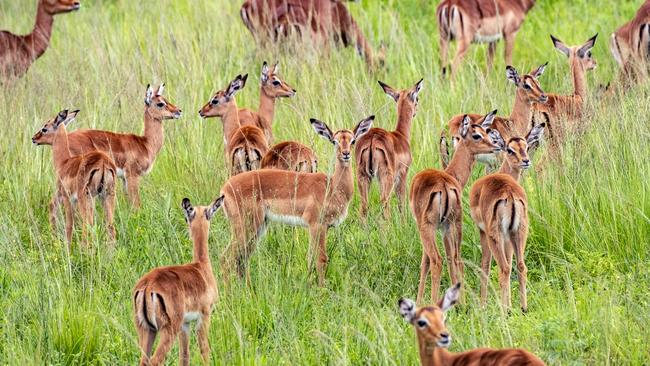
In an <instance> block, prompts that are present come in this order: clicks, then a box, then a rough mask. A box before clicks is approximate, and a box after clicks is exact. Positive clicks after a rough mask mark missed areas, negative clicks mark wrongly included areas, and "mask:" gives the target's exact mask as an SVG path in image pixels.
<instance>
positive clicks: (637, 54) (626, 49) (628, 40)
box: [609, 0, 650, 80]
mask: <svg viewBox="0 0 650 366" xmlns="http://www.w3.org/2000/svg"><path fill="white" fill-rule="evenodd" d="M609 48H610V50H611V51H612V54H613V55H614V59H615V60H616V63H617V64H618V66H619V67H620V68H621V70H622V71H623V73H624V75H626V76H627V77H638V78H640V79H642V80H645V79H646V78H647V76H648V56H650V0H646V1H645V2H644V3H643V5H641V8H639V10H638V11H637V12H636V14H635V16H634V18H632V20H630V21H629V22H627V23H625V24H624V25H623V26H622V27H620V28H618V29H617V30H616V32H614V33H613V34H612V37H611V41H610V46H609Z"/></svg>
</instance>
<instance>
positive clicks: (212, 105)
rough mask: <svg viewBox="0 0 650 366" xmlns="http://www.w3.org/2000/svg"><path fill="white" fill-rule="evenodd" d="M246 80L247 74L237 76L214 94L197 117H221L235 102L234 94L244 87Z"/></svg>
mask: <svg viewBox="0 0 650 366" xmlns="http://www.w3.org/2000/svg"><path fill="white" fill-rule="evenodd" d="M247 78H248V74H246V75H244V76H241V75H237V76H236V77H235V79H233V81H231V82H230V84H228V86H227V87H226V88H225V89H222V90H219V91H218V92H216V93H215V94H214V96H213V97H212V99H210V101H209V102H208V103H207V104H206V105H204V106H203V108H201V110H200V111H199V116H201V118H210V117H223V116H224V115H225V114H226V112H227V111H228V109H229V108H230V107H231V103H232V102H233V101H234V100H235V94H237V92H238V91H240V90H242V89H244V86H246V79H247Z"/></svg>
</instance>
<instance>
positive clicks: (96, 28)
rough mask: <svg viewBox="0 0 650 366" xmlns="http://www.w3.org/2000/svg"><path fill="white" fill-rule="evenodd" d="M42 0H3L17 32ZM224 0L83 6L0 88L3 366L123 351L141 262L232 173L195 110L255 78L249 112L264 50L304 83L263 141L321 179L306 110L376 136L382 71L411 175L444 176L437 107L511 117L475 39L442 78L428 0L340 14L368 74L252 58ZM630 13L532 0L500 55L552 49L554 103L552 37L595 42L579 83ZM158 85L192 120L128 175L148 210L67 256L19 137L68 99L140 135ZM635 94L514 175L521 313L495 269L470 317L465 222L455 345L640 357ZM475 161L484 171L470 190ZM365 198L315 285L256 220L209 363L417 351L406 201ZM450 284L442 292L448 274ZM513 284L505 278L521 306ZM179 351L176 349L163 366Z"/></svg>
mask: <svg viewBox="0 0 650 366" xmlns="http://www.w3.org/2000/svg"><path fill="white" fill-rule="evenodd" d="M35 3H36V1H13V2H9V1H3V2H0V28H4V29H9V30H11V31H13V32H19V33H25V32H28V31H29V30H30V29H31V27H32V25H33V21H34V14H35V5H36V4H35ZM238 3H239V2H238V1H224V0H220V1H200V2H199V1H189V0H179V1H171V0H160V1H142V2H139V1H126V0H112V1H108V0H105V1H90V0H84V1H83V8H82V9H81V10H80V11H79V12H77V13H73V14H66V15H60V16H57V17H56V20H55V24H54V28H55V29H54V36H53V39H52V45H51V47H50V49H49V50H48V51H47V52H46V53H45V55H44V56H43V57H42V58H41V59H40V60H38V61H37V62H36V63H35V65H33V67H32V68H31V70H30V71H29V73H28V74H27V76H26V77H24V78H23V79H21V80H20V81H19V82H17V83H16V84H15V85H14V86H13V87H11V89H8V88H7V87H4V88H0V112H1V115H2V119H3V123H2V124H1V126H2V127H1V128H0V158H1V159H2V165H1V168H0V177H1V178H0V198H1V199H0V263H1V265H0V364H14V365H15V364H21V365H29V364H52V365H57V364H71V365H72V364H76V365H81V364H99V365H124V364H134V363H135V362H136V360H137V359H138V356H139V353H138V352H139V351H138V348H137V343H136V334H135V330H134V328H133V325H132V320H131V316H132V315H131V295H130V291H131V288H132V286H133V284H134V283H135V281H136V280H137V279H138V277H139V276H141V275H142V274H144V273H145V272H147V271H148V270H150V269H151V268H153V267H155V266H159V265H167V264H175V263H183V262H188V261H190V260H191V255H192V253H191V242H190V240H189V238H188V235H187V229H186V225H185V223H184V221H183V218H182V215H181V210H180V208H179V204H180V201H181V199H182V198H183V197H185V196H187V197H190V198H191V199H192V200H193V202H203V203H207V202H208V201H209V200H211V199H213V198H214V197H216V196H217V195H218V192H219V189H220V187H221V185H222V183H223V182H224V181H225V180H226V178H227V177H226V169H225V167H224V159H223V156H222V154H223V146H222V143H223V142H222V141H223V139H222V138H221V136H222V129H221V123H220V122H219V121H218V120H207V121H203V120H201V119H199V117H198V115H197V113H196V112H197V111H198V109H199V107H200V106H202V105H203V104H204V103H205V102H206V101H207V100H208V99H209V98H210V96H211V94H212V93H213V92H214V91H216V90H217V89H220V88H223V87H225V86H226V84H227V83H228V81H230V80H231V79H232V78H233V77H234V76H235V75H237V74H240V73H249V74H251V76H250V78H249V84H248V86H247V87H246V88H245V89H244V90H243V92H241V93H240V94H239V95H238V97H237V101H238V103H239V105H240V106H250V107H256V106H257V103H258V97H259V91H258V87H257V82H256V79H257V76H258V74H259V71H260V67H261V64H262V61H264V60H268V61H269V62H273V61H276V60H278V61H279V62H280V65H281V68H282V70H281V73H282V75H283V76H284V78H285V79H286V80H287V81H288V82H289V83H290V84H292V85H293V86H294V87H295V88H296V89H297V90H298V94H297V96H296V97H295V98H292V99H289V100H283V101H281V102H279V103H278V108H277V114H276V119H275V124H274V132H275V136H276V140H277V141H281V140H284V139H298V140H300V141H303V142H304V143H307V144H308V145H310V146H313V147H314V148H315V150H316V151H317V153H318V155H319V156H320V160H321V164H320V167H321V170H323V171H329V170H330V169H331V168H332V167H333V164H332V148H331V146H330V145H329V144H327V143H326V142H325V141H323V140H321V139H318V138H317V137H316V136H315V134H314V133H313V132H312V131H311V128H310V126H309V123H308V120H309V118H310V117H317V118H319V119H321V120H324V121H326V122H328V123H329V124H330V125H331V126H332V127H333V128H342V127H348V128H349V127H352V126H353V125H354V124H355V123H356V122H357V121H358V120H360V119H361V118H363V117H365V116H367V115H370V114H376V115H377V119H376V126H379V127H385V128H392V127H393V126H394V124H395V119H396V112H395V104H394V102H392V100H390V99H389V98H387V97H386V96H385V95H384V94H383V93H382V91H381V89H380V88H379V87H378V85H377V80H378V79H380V80H382V81H385V82H386V83H388V84H390V85H392V86H394V87H397V88H404V87H407V86H410V85H412V84H413V83H415V82H416V81H417V80H419V79H420V78H424V80H425V87H424V90H423V92H422V93H421V97H420V106H419V110H418V115H417V116H416V118H415V120H414V123H413V134H412V135H413V137H412V149H413V152H414V164H413V166H412V168H411V173H410V176H412V175H413V174H415V173H416V172H418V171H420V170H422V169H424V168H428V167H439V165H440V164H439V155H438V151H437V147H436V146H437V140H438V136H439V135H440V130H441V128H442V127H443V124H444V123H445V121H447V120H448V119H449V118H450V117H451V116H452V115H454V114H457V113H462V112H477V113H485V112H488V111H490V110H492V109H494V108H498V109H499V111H500V114H505V115H507V114H509V112H510V109H511V105H512V100H513V96H514V87H513V86H512V85H511V84H509V83H508V82H507V81H506V80H505V77H504V76H505V75H504V72H503V70H504V67H505V65H504V64H503V59H502V56H501V55H502V52H503V46H502V45H501V44H500V45H499V57H498V58H497V60H498V62H497V63H496V66H495V69H494V72H490V73H489V74H488V73H486V72H485V61H484V59H485V53H486V49H485V46H479V47H473V48H472V49H471V51H470V52H469V55H468V57H467V62H466V63H465V64H464V66H463V70H462V72H461V73H460V74H459V77H458V79H457V82H456V83H454V84H453V85H451V84H450V83H449V82H447V81H444V80H442V79H441V78H440V72H439V71H440V65H439V64H438V63H439V61H438V49H437V46H436V45H437V29H436V23H435V15H434V8H435V4H431V2H429V1H422V0H411V1H397V0H385V1H368V0H366V1H362V2H361V3H360V4H359V3H357V4H355V3H351V4H349V8H350V9H351V11H352V12H353V13H354V15H355V16H357V18H358V21H359V23H360V24H361V26H362V28H363V29H364V30H365V32H366V34H367V36H368V37H369V39H370V40H371V41H372V42H373V43H374V44H378V43H379V41H380V40H385V41H386V42H387V43H388V45H389V49H388V59H387V62H388V69H387V70H384V71H381V72H379V73H377V74H370V73H368V72H367V71H366V69H365V66H364V64H363V61H362V60H361V59H360V58H359V57H356V55H355V54H354V51H353V50H352V49H344V50H340V51H332V52H331V53H330V54H328V55H321V54H318V53H316V52H314V50H311V49H309V48H302V47H298V48H289V49H282V50H274V49H272V48H270V47H269V48H265V49H257V48H256V47H255V46H254V45H253V44H252V43H251V37H250V34H249V33H248V31H247V30H246V29H245V28H244V26H243V25H242V24H241V22H240V20H239V17H238V6H239V4H238ZM638 5H639V4H637V1H618V2H616V4H614V3H612V2H610V1H606V0H576V1H570V2H569V1H559V0H546V1H540V3H539V4H538V5H537V6H536V7H535V8H534V9H533V11H532V12H531V13H530V14H529V17H528V18H527V20H526V22H525V24H524V26H523V28H522V30H521V32H520V33H519V36H518V40H517V45H516V48H515V54H514V60H515V67H517V68H518V69H519V70H520V71H522V72H525V71H529V70H530V69H531V68H532V67H534V66H537V65H539V64H541V63H543V62H546V61H549V62H550V64H549V67H548V68H547V72H546V74H545V75H544V76H543V77H542V79H541V82H542V86H543V88H544V89H545V90H546V91H549V92H560V93H565V94H568V93H570V92H571V81H570V78H569V76H568V75H569V67H568V63H567V61H566V59H565V58H564V56H562V55H561V54H559V53H558V52H556V51H554V50H553V49H552V44H551V41H550V39H549V37H548V34H549V33H553V34H554V35H555V36H557V37H559V38H561V39H562V40H563V41H565V42H566V43H568V44H577V43H582V42H584V41H586V40H587V39H588V38H589V37H590V36H592V35H593V34H594V33H596V32H599V33H600V37H599V39H598V42H597V45H596V48H595V50H594V55H595V58H596V59H597V60H598V62H599V67H598V69H596V70H595V71H594V72H591V73H590V74H589V76H588V79H589V86H590V90H591V91H594V90H595V88H596V86H597V85H598V84H599V83H606V82H607V81H609V80H611V79H613V77H614V75H615V73H616V71H617V70H616V68H615V65H614V63H613V60H612V58H611V56H610V55H609V52H608V49H607V37H608V35H609V34H610V33H611V32H612V31H613V30H614V29H615V28H616V27H617V26H619V25H620V24H622V23H624V22H625V21H626V20H627V19H628V18H630V17H631V16H632V15H633V13H634V11H635V10H636V7H637V6H638ZM162 81H164V82H166V83H167V95H168V96H169V99H170V100H171V101H172V102H173V103H175V104H177V105H178V106H179V107H180V108H182V109H183V110H184V112H185V114H184V117H183V118H182V119H180V120H178V121H169V122H166V123H165V128H166V131H165V133H166V141H165V145H164V148H163V150H162V152H161V154H160V155H159V157H158V160H157V162H156V165H155V167H154V169H153V171H152V173H151V174H150V175H149V176H147V177H146V178H144V180H143V184H142V187H141V193H142V198H143V207H142V209H141V210H139V211H132V210H131V209H130V207H129V205H128V204H127V202H126V200H125V198H124V195H123V194H121V193H120V194H119V203H118V208H117V212H116V220H117V221H116V227H117V230H118V235H119V240H118V242H117V245H116V246H115V247H109V246H107V245H106V244H105V242H104V240H103V239H102V238H104V232H103V229H102V227H101V225H98V229H97V231H98V233H97V237H98V238H99V239H97V240H96V241H95V242H94V243H93V251H92V253H84V252H83V251H81V250H80V249H79V248H78V246H75V247H74V249H73V251H72V252H71V253H68V251H67V250H66V244H65V243H64V242H63V240H62V238H63V235H62V233H61V231H60V230H59V232H57V233H52V232H51V230H50V227H49V224H48V221H47V202H48V200H49V198H50V196H51V194H52V192H53V190H54V178H53V169H52V166H51V151H50V149H49V148H48V147H34V146H32V145H31V143H30V137H31V136H32V134H33V133H34V132H35V131H37V129H38V128H40V126H41V125H42V123H43V121H45V120H46V119H48V118H50V117H52V116H53V115H54V114H55V113H57V112H58V111H59V110H60V109H62V108H80V109H81V110H82V112H81V114H80V115H79V118H78V120H77V121H76V122H74V125H72V126H71V128H72V129H76V128H102V129H109V130H117V131H134V132H141V131H142V110H143V104H142V101H143V95H144V92H145V87H146V84H148V83H152V84H157V83H159V82H162ZM649 92H650V90H649V89H648V87H647V86H638V87H635V88H633V89H631V90H629V91H627V92H625V93H623V94H621V95H615V96H612V97H610V98H608V99H596V98H595V97H592V98H591V99H590V101H589V108H588V113H587V117H586V118H585V119H584V121H582V122H581V123H582V124H584V128H581V129H582V130H584V133H581V134H578V133H571V134H570V136H569V139H568V141H567V142H566V148H565V152H564V155H563V156H562V157H561V158H560V160H559V161H558V162H554V163H552V164H550V163H549V164H547V165H546V167H545V169H544V171H543V174H535V172H534V171H533V172H530V173H528V174H527V175H526V176H525V178H524V179H523V184H524V186H525V188H526V190H527V192H528V195H529V201H530V212H531V213H530V216H531V235H530V238H529V240H528V248H527V249H528V250H527V264H528V268H529V271H530V273H529V313H528V314H527V315H525V316H524V315H521V314H520V313H519V312H518V311H515V312H514V313H513V314H512V315H511V316H507V317H506V316H504V315H502V313H501V311H500V310H499V307H498V306H497V303H498V299H497V294H496V292H497V291H495V289H496V290H498V286H497V284H496V278H495V276H493V278H492V290H491V298H490V302H489V303H490V305H489V306H488V308H487V309H485V310H482V309H480V308H479V306H478V299H477V297H478V263H479V258H480V247H479V245H478V235H477V230H476V228H475V226H474V225H473V224H472V222H471V220H470V218H469V215H467V217H466V220H465V224H464V233H463V234H464V236H463V237H464V239H463V259H464V260H465V262H466V268H467V270H466V278H465V279H466V290H467V292H466V293H467V300H466V303H465V304H464V305H463V306H461V307H460V308H459V309H457V310H455V311H452V312H451V313H450V315H449V317H448V322H447V323H448V325H449V327H450V329H451V332H452V334H453V336H454V342H453V345H452V346H451V349H452V350H453V351H460V350H466V349H470V348H473V347H479V346H491V347H525V348H527V349H530V350H531V351H533V352H535V353H536V354H538V355H539V356H540V357H542V358H543V359H544V360H546V361H547V362H548V363H549V364H552V365H642V364H648V362H650V361H649V358H650V354H649V351H648V350H649V348H648V344H650V332H649V331H648V324H650V312H649V311H648V309H649V308H650V290H649V286H648V284H649V283H650V282H649V281H650V270H649V269H648V268H649V267H648V264H649V258H648V257H649V247H650V246H649V245H648V242H649V238H650V218H649V217H650V194H649V193H648V192H649V189H648V188H649V187H648V185H649V182H650V159H649V158H648V157H649V156H650V149H649V148H648V141H649V138H650V128H649V127H648V117H647V116H648V115H650V105H649V103H648V102H649V98H648V95H649ZM594 94H595V93H594ZM542 154H543V152H542ZM542 154H538V157H539V156H540V155H542ZM483 173H484V172H483V168H481V167H479V168H477V169H476V170H475V173H474V177H473V179H472V181H473V180H474V179H475V178H476V177H478V176H480V175H481V174H483ZM470 183H471V181H470ZM371 203H372V210H371V217H370V219H369V225H368V226H365V225H363V224H362V223H361V222H360V221H359V219H358V215H357V212H358V198H357V197H356V196H355V198H354V200H353V202H352V206H351V211H350V215H349V217H348V219H347V220H346V221H345V223H344V224H343V225H342V226H340V227H339V228H337V229H335V230H332V231H331V232H330V236H329V241H328V245H329V252H330V259H331V261H330V266H329V269H328V274H327V279H328V284H327V286H326V287H325V288H318V287H317V286H315V285H314V278H313V276H309V275H308V274H307V271H306V267H307V266H306V260H305V259H306V255H307V242H308V236H307V234H306V232H305V231H304V230H303V229H300V228H298V229H294V228H288V227H282V226H276V225H274V226H272V227H271V229H270V231H269V233H268V235H267V237H266V238H265V240H263V242H261V243H260V245H259V246H258V249H257V252H256V253H255V254H254V255H253V257H252V260H251V262H250V265H249V268H250V279H249V283H246V282H245V281H235V282H234V283H232V284H231V286H230V287H229V288H227V289H226V288H224V287H223V285H222V286H221V287H220V290H221V292H220V293H221V298H220V300H219V302H218V304H217V305H216V308H215V310H214V313H213V322H212V326H211V329H210V341H211V344H212V363H213V364H215V365H221V364H245V365H250V364H269V365H277V364H316V363H319V364H320V363H323V364H373V365H404V364H415V363H416V362H417V351H416V343H415V339H414V335H413V330H412V329H411V327H410V326H409V325H407V324H405V323H404V322H403V320H402V319H401V318H400V317H399V315H398V314H397V311H396V301H397V299H398V298H399V297H401V296H410V297H413V296H414V295H415V292H416V288H417V281H418V274H419V263H420V256H421V245H420V242H419V238H418V235H417V232H416V227H415V225H414V222H413V220H412V218H411V216H410V215H409V214H408V213H407V215H405V217H404V218H403V219H402V218H400V217H399V216H398V215H394V217H393V219H392V220H391V221H388V222H386V221H384V220H382V219H381V214H380V212H379V208H378V194H377V189H376V186H375V187H374V188H373V192H372V195H371ZM396 208H397V207H396V205H395V204H394V206H393V209H394V210H396ZM229 238H230V232H229V227H228V224H227V222H226V220H225V219H224V218H223V215H222V214H218V215H217V216H216V217H215V219H214V220H213V224H212V230H211V239H210V251H211V254H212V258H214V259H216V258H218V257H219V256H220V254H221V253H222V251H223V249H224V248H225V246H226V245H227V244H228V242H229V240H230V239H229ZM214 263H215V268H214V269H215V271H216V272H219V268H218V265H217V264H216V263H217V261H216V260H215V261H214ZM493 273H494V271H493ZM513 282H516V281H513ZM443 283H444V284H443V285H444V286H446V285H449V279H448V276H447V275H446V274H445V275H444V277H443ZM516 294H517V291H516V285H514V288H513V297H514V299H513V301H514V304H517V301H518V296H517V295H516ZM192 347H193V352H192V363H193V364H194V363H198V362H200V361H199V359H200V358H199V355H198V351H197V349H196V348H197V347H196V342H195V341H194V340H193V341H192ZM176 362H177V348H176V347H175V348H174V349H173V351H172V352H171V353H170V357H169V359H168V363H169V364H174V363H176Z"/></svg>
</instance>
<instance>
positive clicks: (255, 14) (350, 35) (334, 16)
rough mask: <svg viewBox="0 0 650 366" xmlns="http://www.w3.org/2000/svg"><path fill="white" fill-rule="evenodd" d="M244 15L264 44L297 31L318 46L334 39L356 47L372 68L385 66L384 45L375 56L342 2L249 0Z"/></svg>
mask: <svg viewBox="0 0 650 366" xmlns="http://www.w3.org/2000/svg"><path fill="white" fill-rule="evenodd" d="M240 15H241V19H242V21H243V22H244V25H246V27H247V28H248V30H250V32H251V33H252V34H253V37H254V38H255V39H256V40H257V41H258V42H260V43H263V42H265V41H268V40H271V41H273V42H277V41H278V40H279V39H280V38H286V37H288V36H289V35H290V34H291V33H294V32H295V33H297V34H298V35H303V33H306V34H304V35H305V36H309V37H310V38H311V39H312V40H313V41H314V42H315V43H316V44H317V45H323V44H325V45H326V44H327V43H329V42H330V40H331V42H333V43H338V42H341V43H342V44H343V46H344V47H348V46H355V47H356V49H357V52H358V53H359V55H361V56H362V57H363V58H364V59H365V61H366V64H367V65H368V66H369V67H370V68H371V69H374V68H376V67H377V66H383V64H384V49H383V46H382V47H381V48H380V50H379V52H378V53H377V54H375V51H374V50H373V49H372V47H371V46H370V43H369V42H368V41H367V40H366V37H365V36H364V35H363V32H362V31H361V29H360V28H359V26H358V25H357V22H356V21H355V20H354V18H353V17H352V15H351V14H350V12H349V11H348V9H347V8H346V6H345V4H344V3H343V2H342V1H341V0H305V1H301V0H247V1H245V2H244V4H243V5H242V7H241V11H240Z"/></svg>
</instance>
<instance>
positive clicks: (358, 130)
mask: <svg viewBox="0 0 650 366" xmlns="http://www.w3.org/2000/svg"><path fill="white" fill-rule="evenodd" d="M374 120H375V116H370V117H368V118H364V119H363V120H361V121H360V122H359V123H358V124H357V126H356V127H355V128H354V138H353V139H352V143H353V144H354V143H355V142H356V141H357V140H358V139H359V137H361V136H363V135H365V134H366V133H367V132H368V131H369V130H370V129H371V128H372V122H373V121H374Z"/></svg>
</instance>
